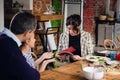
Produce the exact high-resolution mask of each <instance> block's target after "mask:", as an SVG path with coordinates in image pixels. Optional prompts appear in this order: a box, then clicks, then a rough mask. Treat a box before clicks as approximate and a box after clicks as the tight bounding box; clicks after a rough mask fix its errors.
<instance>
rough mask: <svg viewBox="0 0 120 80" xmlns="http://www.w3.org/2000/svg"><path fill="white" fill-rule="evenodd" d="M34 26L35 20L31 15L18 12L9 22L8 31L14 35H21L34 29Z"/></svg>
mask: <svg viewBox="0 0 120 80" xmlns="http://www.w3.org/2000/svg"><path fill="white" fill-rule="evenodd" d="M35 25H36V19H35V16H34V15H33V14H31V13H28V12H18V13H17V14H15V16H14V17H13V18H12V20H11V23H10V29H11V31H12V32H13V33H14V34H22V33H24V32H25V31H27V30H32V29H34V28H35Z"/></svg>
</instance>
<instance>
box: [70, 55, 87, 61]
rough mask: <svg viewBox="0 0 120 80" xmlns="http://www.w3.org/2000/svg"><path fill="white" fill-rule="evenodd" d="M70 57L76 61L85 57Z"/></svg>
mask: <svg viewBox="0 0 120 80" xmlns="http://www.w3.org/2000/svg"><path fill="white" fill-rule="evenodd" d="M72 59H73V60H75V61H77V60H81V59H85V57H80V56H79V55H73V56H72Z"/></svg>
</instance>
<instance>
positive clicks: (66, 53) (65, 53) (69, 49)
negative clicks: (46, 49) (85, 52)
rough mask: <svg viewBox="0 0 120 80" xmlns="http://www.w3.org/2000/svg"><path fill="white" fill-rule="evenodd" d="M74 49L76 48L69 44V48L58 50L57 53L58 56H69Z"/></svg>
mask: <svg viewBox="0 0 120 80" xmlns="http://www.w3.org/2000/svg"><path fill="white" fill-rule="evenodd" d="M74 51H76V49H75V48H74V47H72V46H71V47H69V48H67V49H65V50H63V51H61V52H59V54H58V55H59V56H62V55H70V56H72V55H73V54H72V53H73V52H74Z"/></svg>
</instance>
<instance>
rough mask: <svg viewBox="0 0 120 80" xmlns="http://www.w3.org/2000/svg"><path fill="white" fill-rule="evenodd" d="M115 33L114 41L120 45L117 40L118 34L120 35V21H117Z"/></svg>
mask: <svg viewBox="0 0 120 80" xmlns="http://www.w3.org/2000/svg"><path fill="white" fill-rule="evenodd" d="M114 32H115V35H114V41H115V42H116V43H117V46H120V44H119V43H118V40H117V36H120V23H115V31H114Z"/></svg>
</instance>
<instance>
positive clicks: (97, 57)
mask: <svg viewBox="0 0 120 80" xmlns="http://www.w3.org/2000/svg"><path fill="white" fill-rule="evenodd" d="M88 60H89V61H97V62H100V63H102V62H105V59H104V58H103V57H101V56H91V57H89V59H88Z"/></svg>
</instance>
